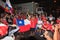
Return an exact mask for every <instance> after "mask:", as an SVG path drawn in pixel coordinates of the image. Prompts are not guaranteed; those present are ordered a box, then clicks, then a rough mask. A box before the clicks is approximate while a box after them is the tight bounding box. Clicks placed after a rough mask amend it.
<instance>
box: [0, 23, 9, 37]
mask: <svg viewBox="0 0 60 40" xmlns="http://www.w3.org/2000/svg"><path fill="white" fill-rule="evenodd" d="M7 30H8V26H7V25H5V24H2V23H1V24H0V35H1V36H3V35H6V34H7V32H8V31H7Z"/></svg>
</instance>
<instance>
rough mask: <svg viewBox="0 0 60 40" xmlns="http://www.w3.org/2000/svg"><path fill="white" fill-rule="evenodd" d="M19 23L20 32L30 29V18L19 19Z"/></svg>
mask: <svg viewBox="0 0 60 40" xmlns="http://www.w3.org/2000/svg"><path fill="white" fill-rule="evenodd" d="M17 25H18V26H19V28H20V29H19V32H26V31H29V30H30V21H29V20H28V19H25V20H19V19H17Z"/></svg>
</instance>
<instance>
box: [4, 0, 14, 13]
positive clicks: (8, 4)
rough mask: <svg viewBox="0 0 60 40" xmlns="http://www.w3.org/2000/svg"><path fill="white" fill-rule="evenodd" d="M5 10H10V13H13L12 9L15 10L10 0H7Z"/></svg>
mask: <svg viewBox="0 0 60 40" xmlns="http://www.w3.org/2000/svg"><path fill="white" fill-rule="evenodd" d="M5 11H6V12H9V13H12V11H13V8H12V5H11V3H10V0H6V8H5Z"/></svg>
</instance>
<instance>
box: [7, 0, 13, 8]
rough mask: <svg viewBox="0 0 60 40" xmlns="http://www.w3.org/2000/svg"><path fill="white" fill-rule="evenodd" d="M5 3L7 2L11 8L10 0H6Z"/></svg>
mask: <svg viewBox="0 0 60 40" xmlns="http://www.w3.org/2000/svg"><path fill="white" fill-rule="evenodd" d="M6 4H8V6H9V7H10V8H12V6H11V3H10V0H6Z"/></svg>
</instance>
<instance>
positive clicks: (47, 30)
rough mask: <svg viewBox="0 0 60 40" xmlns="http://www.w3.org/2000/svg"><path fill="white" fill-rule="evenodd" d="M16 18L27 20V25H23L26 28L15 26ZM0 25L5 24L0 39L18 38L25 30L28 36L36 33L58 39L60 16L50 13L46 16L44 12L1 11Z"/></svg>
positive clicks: (54, 39) (17, 39)
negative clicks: (10, 12) (12, 12)
mask: <svg viewBox="0 0 60 40" xmlns="http://www.w3.org/2000/svg"><path fill="white" fill-rule="evenodd" d="M17 19H19V20H26V21H28V22H27V23H29V26H28V27H27V26H25V27H26V30H24V29H21V27H18V26H17V22H16V21H17ZM27 23H26V24H27ZM0 25H6V28H5V29H3V30H5V31H3V32H2V33H0V39H1V40H10V39H12V40H20V39H19V38H20V37H24V34H25V33H27V32H28V33H29V36H35V35H36V36H37V35H38V36H40V37H44V38H46V39H45V40H60V39H59V35H60V16H59V17H57V18H55V17H53V15H52V14H50V15H49V16H46V15H44V14H28V13H16V14H9V13H2V14H1V16H0ZM1 27H3V26H1ZM21 30H23V31H21ZM0 32H1V30H0ZM20 34H21V35H22V36H21V35H20ZM27 35H28V34H26V36H27ZM18 37H19V38H18ZM40 37H39V38H40Z"/></svg>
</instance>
